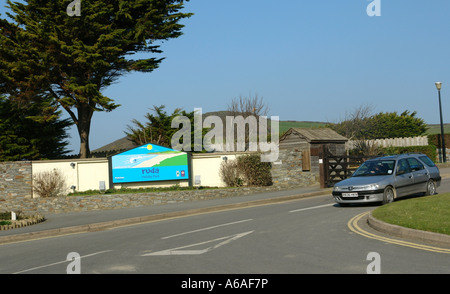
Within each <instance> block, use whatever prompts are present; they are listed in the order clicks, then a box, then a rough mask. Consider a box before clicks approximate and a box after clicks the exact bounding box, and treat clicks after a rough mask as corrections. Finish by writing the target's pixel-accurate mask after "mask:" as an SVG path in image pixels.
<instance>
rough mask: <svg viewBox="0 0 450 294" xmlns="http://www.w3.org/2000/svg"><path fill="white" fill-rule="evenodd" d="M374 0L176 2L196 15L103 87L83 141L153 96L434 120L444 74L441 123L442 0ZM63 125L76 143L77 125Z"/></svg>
mask: <svg viewBox="0 0 450 294" xmlns="http://www.w3.org/2000/svg"><path fill="white" fill-rule="evenodd" d="M68 2H70V1H68ZM81 2H82V1H81ZM371 2H372V1H369V0H278V1H275V0H226V1H224V0H222V1H219V0H191V1H190V2H188V3H186V5H185V11H186V12H193V13H194V15H193V16H192V17H191V18H189V19H186V20H184V21H183V23H184V24H185V25H186V27H185V28H184V29H183V32H184V35H183V36H181V37H179V38H178V39H173V40H169V41H168V42H165V43H164V44H162V47H161V49H162V50H163V51H164V53H163V54H161V56H164V57H166V59H165V60H164V61H163V62H162V63H161V65H160V68H159V69H157V70H156V71H154V72H153V73H148V74H139V73H133V74H129V75H127V76H124V77H122V78H121V79H120V80H119V81H118V82H117V83H116V84H114V85H112V86H111V87H109V88H107V89H106V90H105V91H104V94H105V95H107V96H109V97H111V98H113V99H114V100H115V101H116V103H119V104H121V105H122V106H121V107H120V108H118V109H116V110H114V111H112V112H110V113H96V114H94V117H93V120H92V130H91V149H92V150H93V149H96V148H99V147H101V146H103V145H105V144H108V143H110V142H112V141H114V140H116V139H119V138H122V137H123V136H124V131H125V130H126V129H127V125H129V124H131V120H132V119H138V120H140V121H144V115H145V114H146V113H147V112H150V108H151V107H152V106H153V105H162V104H164V105H166V108H167V111H168V112H172V111H173V109H175V108H177V107H181V108H183V109H185V110H187V111H193V110H194V108H199V107H200V108H203V112H208V111H217V110H226V108H227V106H228V104H229V103H230V102H231V100H232V99H233V98H237V97H239V96H248V95H252V96H253V95H255V94H258V95H259V96H261V97H263V99H264V101H265V102H266V103H267V104H268V106H269V108H270V112H269V115H273V116H279V117H280V120H299V121H329V122H337V121H339V120H341V119H343V118H344V117H345V115H346V113H349V112H352V111H353V110H354V109H355V108H357V107H359V106H361V105H371V106H372V107H373V109H374V112H375V113H377V112H387V111H389V112H390V111H397V112H399V113H400V112H403V111H404V110H410V111H417V113H418V116H419V117H421V118H423V119H424V120H425V121H426V122H427V123H430V124H438V123H439V105H438V99H437V90H436V88H435V85H434V83H435V82H436V81H441V82H442V83H443V88H442V91H441V93H442V103H443V114H444V122H449V121H450V66H449V65H450V38H449V35H448V31H449V29H450V17H448V15H449V13H450V1H448V0H431V1H423V0H380V2H381V16H373V17H369V16H368V15H367V13H366V8H367V6H368V5H369V4H370V3H371ZM0 3H1V4H2V5H1V6H2V8H1V10H0V12H1V11H4V9H3V6H4V3H6V1H4V0H2V1H0ZM82 9H83V7H82V6H81V13H82ZM70 134H71V137H72V138H71V140H70V142H71V144H70V146H69V147H70V149H73V150H74V151H76V152H78V149H79V142H78V141H79V139H78V135H77V133H76V130H75V127H74V128H73V129H72V130H71V131H70Z"/></svg>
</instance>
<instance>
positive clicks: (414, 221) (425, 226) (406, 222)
mask: <svg viewBox="0 0 450 294" xmlns="http://www.w3.org/2000/svg"><path fill="white" fill-rule="evenodd" d="M372 214H373V216H374V217H375V218H377V219H379V220H381V221H384V222H386V223H389V224H393V225H398V226H402V227H406V228H411V229H416V230H422V231H429V232H435V233H441V234H447V235H450V193H446V194H441V195H433V196H425V197H418V198H410V199H404V200H398V201H395V202H393V203H390V204H387V205H383V206H380V207H378V208H376V209H375V210H374V211H373V213H372Z"/></svg>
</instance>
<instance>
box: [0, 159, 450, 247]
mask: <svg viewBox="0 0 450 294" xmlns="http://www.w3.org/2000/svg"><path fill="white" fill-rule="evenodd" d="M440 171H441V176H442V178H443V179H447V178H450V167H442V168H440ZM321 195H330V197H331V189H323V188H320V187H319V186H312V187H303V188H296V189H289V190H284V191H275V192H265V193H256V194H252V195H246V196H237V197H229V198H221V199H214V200H199V201H193V202H184V203H175V204H165V205H154V206H145V207H138V208H122V209H114V210H97V211H87V212H71V213H61V214H48V215H45V219H46V220H45V221H44V222H41V223H39V224H35V225H30V226H26V227H22V228H16V229H11V230H4V231H0V244H7V243H14V242H21V241H29V240H34V239H40V238H48V237H56V236H62V235H67V234H76V233H84V232H95V231H100V230H106V229H112V228H115V227H120V226H126V225H133V224H139V223H145V222H152V221H159V220H164V219H170V218H179V217H184V216H189V215H195V214H202V213H211V212H216V211H224V210H231V209H237V208H244V207H251V206H257V205H268V204H272V203H280V202H286V201H293V200H296V199H301V198H307V197H314V196H321ZM365 221H367V222H368V224H369V225H370V226H371V227H373V228H374V229H376V230H379V231H381V232H384V233H387V234H392V235H396V236H400V237H407V238H413V239H418V240H421V241H430V242H438V243H440V244H442V243H444V244H445V245H450V236H449V235H443V234H436V233H430V232H424V231H419V230H412V229H407V228H403V227H399V226H394V225H390V224H387V223H384V222H381V221H379V220H376V219H374V218H373V216H371V215H370V214H369V216H368V218H367V220H365Z"/></svg>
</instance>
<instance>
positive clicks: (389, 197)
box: [383, 186, 395, 204]
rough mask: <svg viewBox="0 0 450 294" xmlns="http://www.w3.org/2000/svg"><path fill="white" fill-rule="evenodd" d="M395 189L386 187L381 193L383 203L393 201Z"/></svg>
mask: <svg viewBox="0 0 450 294" xmlns="http://www.w3.org/2000/svg"><path fill="white" fill-rule="evenodd" d="M394 198H395V190H394V188H392V187H390V186H389V187H386V188H385V189H384V193H383V204H388V203H391V202H393V201H394Z"/></svg>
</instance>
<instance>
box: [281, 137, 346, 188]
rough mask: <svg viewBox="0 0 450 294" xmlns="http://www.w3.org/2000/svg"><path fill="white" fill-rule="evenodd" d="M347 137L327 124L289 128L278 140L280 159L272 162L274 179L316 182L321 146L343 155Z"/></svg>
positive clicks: (298, 182) (335, 153) (301, 182)
mask: <svg viewBox="0 0 450 294" xmlns="http://www.w3.org/2000/svg"><path fill="white" fill-rule="evenodd" d="M347 141H348V139H347V138H346V137H343V136H341V135H339V134H338V133H336V132H335V131H333V130H332V129H330V128H290V129H289V130H287V131H286V132H285V133H284V134H283V135H282V136H281V137H280V141H279V151H280V153H279V161H278V162H276V163H274V164H273V167H272V177H273V179H274V183H276V184H279V185H283V184H288V183H289V184H290V185H292V184H294V185H295V184H297V185H299V186H305V185H311V184H314V183H316V182H319V179H320V175H319V171H320V169H319V155H320V153H321V152H322V150H323V148H324V147H325V150H327V152H329V153H331V154H333V155H345V154H346V150H345V143H346V142H347Z"/></svg>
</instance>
